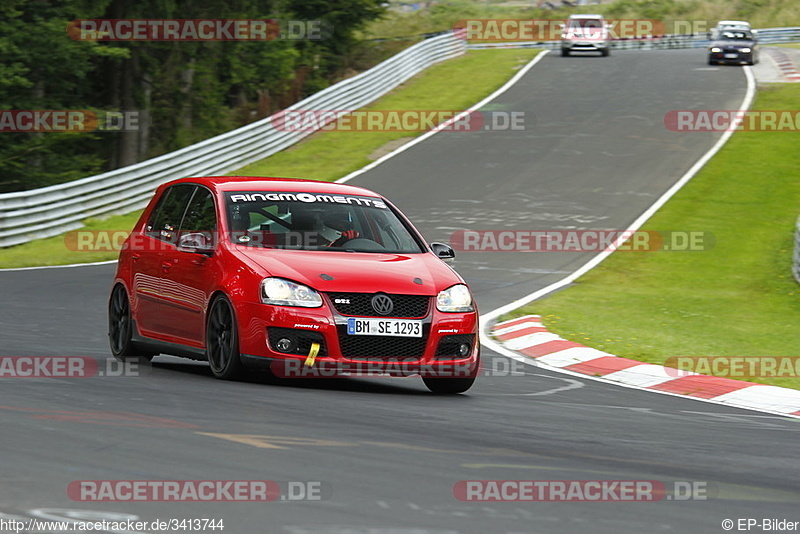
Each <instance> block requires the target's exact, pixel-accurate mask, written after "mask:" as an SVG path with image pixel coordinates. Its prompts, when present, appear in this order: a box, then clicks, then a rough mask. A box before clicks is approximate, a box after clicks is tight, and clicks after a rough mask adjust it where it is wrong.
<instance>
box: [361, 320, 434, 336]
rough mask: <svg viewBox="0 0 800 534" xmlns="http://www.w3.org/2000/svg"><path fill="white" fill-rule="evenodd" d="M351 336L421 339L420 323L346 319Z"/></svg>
mask: <svg viewBox="0 0 800 534" xmlns="http://www.w3.org/2000/svg"><path fill="white" fill-rule="evenodd" d="M347 333H348V334H350V335H351V336H395V337H422V321H410V320H406V319H357V318H355V317H350V318H348V319H347Z"/></svg>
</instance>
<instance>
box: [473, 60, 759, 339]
mask: <svg viewBox="0 0 800 534" xmlns="http://www.w3.org/2000/svg"><path fill="white" fill-rule="evenodd" d="M743 70H744V73H745V77H746V78H747V92H746V93H745V97H744V100H743V101H742V105H741V106H739V111H740V112H744V111H747V109H749V108H750V105H751V104H752V103H753V97H754V96H755V88H756V84H755V78H754V77H753V72H752V70H751V69H750V67H748V66H745V67H744V69H743ZM733 133H734V130H728V131H726V132H724V133H723V134H722V136H721V137H720V138H719V140H717V142H716V143H715V144H714V146H712V147H711V148H710V149H709V150H708V152H706V153H705V154H703V156H702V157H701V158H700V159H699V160H697V162H696V163H695V164H694V165H692V167H691V168H690V169H689V170H688V171H686V173H685V174H684V175H683V176H681V178H680V179H679V180H678V181H677V182H675V184H673V185H672V187H670V188H669V189H668V190H667V191H666V192H665V193H664V194H663V195H661V196H660V197H659V198H658V200H656V201H655V202H654V203H653V204H652V205H651V206H650V207H649V208H647V209H646V210H645V211H644V213H642V214H641V215H640V216H639V217H638V218H637V219H636V220H635V221H633V223H631V225H630V226H629V227H628V228H627V229H626V230H625V231H624V232H622V234H623V235H621V236H620V238H619V239H618V240H617V241H622V240H624V239H625V237H624V236H625V235H629V234H628V232H634V231H636V230H638V229H639V228H640V227H641V226H642V225H643V224H644V223H645V222H646V221H647V220H648V219H649V218H650V217H652V216H653V214H655V212H656V211H658V210H659V209H660V208H661V206H663V205H664V204H666V203H667V201H668V200H669V199H671V198H672V197H673V196H674V195H675V193H677V192H678V191H679V190H680V189H681V188H682V187H683V186H684V185H686V183H687V182H688V181H689V180H691V179H692V178H694V175H695V174H697V173H698V172H699V171H700V169H702V168H703V166H705V164H706V163H708V161H709V160H710V159H711V158H712V157H713V156H714V155H715V154H716V153H717V152H719V150H720V149H721V148H722V147H723V145H725V143H727V142H728V139H730V137H731V136H732V135H733ZM614 248H615V247H609V248H608V249H606V250H604V251H602V252H600V253H598V254H597V255H596V256H594V257H593V258H591V259H590V260H589V261H588V262H586V263H585V264H584V265H582V266H581V267H580V268H578V269H577V270H576V271H574V272H573V273H572V274H570V275H568V276H565V277H564V278H562V279H561V280H559V281H557V282H554V283H552V284H550V285H549V286H547V287H544V288H542V289H540V290H538V291H534V292H533V293H530V294H529V295H526V296H524V297H522V298H520V299H517V300H515V301H513V302H510V303H508V304H506V305H505V306H501V307H500V308H497V309H496V310H492V311H490V312H488V313H485V314H484V315H482V316H481V318H482V319H483V320H484V321H486V323H485V324H489V322H490V321H492V320H494V319H496V318H497V317H500V316H501V315H503V314H504V313H508V312H510V311H512V310H515V309H517V308H519V307H520V306H524V305H525V304H528V303H529V302H532V301H534V300H537V299H540V298H542V297H543V296H545V295H548V294H550V293H552V292H553V291H555V290H557V289H561V288H562V287H564V286H566V285H567V284H571V283H572V282H574V281H575V279H577V278H579V277H580V276H583V275H584V274H586V273H587V272H588V271H590V270H591V269H593V268H594V267H596V266H597V265H598V264H599V263H600V262H602V261H603V260H604V259H606V258H607V257H608V256H610V255H611V253H612V252H613V249H614ZM486 337H488V336H486Z"/></svg>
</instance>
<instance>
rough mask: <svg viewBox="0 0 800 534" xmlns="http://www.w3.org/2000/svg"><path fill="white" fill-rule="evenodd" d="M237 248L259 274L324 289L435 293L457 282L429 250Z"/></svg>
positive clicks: (456, 278)
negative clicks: (361, 250)
mask: <svg viewBox="0 0 800 534" xmlns="http://www.w3.org/2000/svg"><path fill="white" fill-rule="evenodd" d="M237 250H238V253H239V254H241V255H242V256H244V257H245V258H247V259H248V260H249V261H248V263H250V264H251V267H252V268H253V269H254V270H256V271H257V272H258V273H259V274H261V275H262V276H265V277H266V276H276V277H280V278H286V279H289V280H293V281H295V282H299V283H301V284H305V285H308V286H310V287H312V288H314V289H316V290H318V291H325V292H352V293H375V292H378V291H383V292H386V293H395V294H406V295H436V294H437V293H438V292H439V291H441V290H442V289H446V288H448V287H450V286H451V285H453V284H458V283H462V282H463V280H462V279H461V277H460V276H458V275H457V274H456V273H455V271H453V270H452V269H451V268H450V267H449V266H448V265H446V264H445V263H444V262H443V261H442V260H440V259H439V258H437V257H436V256H434V255H433V254H432V253H424V254H381V253H359V252H331V251H305V250H282V249H260V248H251V247H238V248H237ZM415 280H416V281H415ZM420 281H421V282H422V283H421V284H420V283H419V282H420Z"/></svg>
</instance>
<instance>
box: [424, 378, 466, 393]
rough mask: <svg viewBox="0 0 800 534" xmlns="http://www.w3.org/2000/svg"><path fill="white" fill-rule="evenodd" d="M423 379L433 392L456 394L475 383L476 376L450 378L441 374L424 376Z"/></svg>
mask: <svg viewBox="0 0 800 534" xmlns="http://www.w3.org/2000/svg"><path fill="white" fill-rule="evenodd" d="M422 381H423V382H425V386H427V388H428V389H429V390H431V393H435V394H437V395H455V394H457V393H464V392H465V391H467V390H468V389H469V388H471V387H472V384H474V383H475V377H474V376H470V377H467V378H448V377H439V376H436V377H434V376H423V377H422Z"/></svg>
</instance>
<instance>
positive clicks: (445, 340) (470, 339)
mask: <svg viewBox="0 0 800 534" xmlns="http://www.w3.org/2000/svg"><path fill="white" fill-rule="evenodd" d="M462 343H467V344H468V345H469V346H470V349H472V347H473V346H474V344H475V335H474V334H457V335H454V336H443V337H442V339H440V340H439V346H438V347H436V358H437V359H439V360H460V359H464V358H466V357H468V356H469V355H467V356H461V355H459V353H458V347H459V345H461V344H462ZM470 352H472V351H471V350H470Z"/></svg>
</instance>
